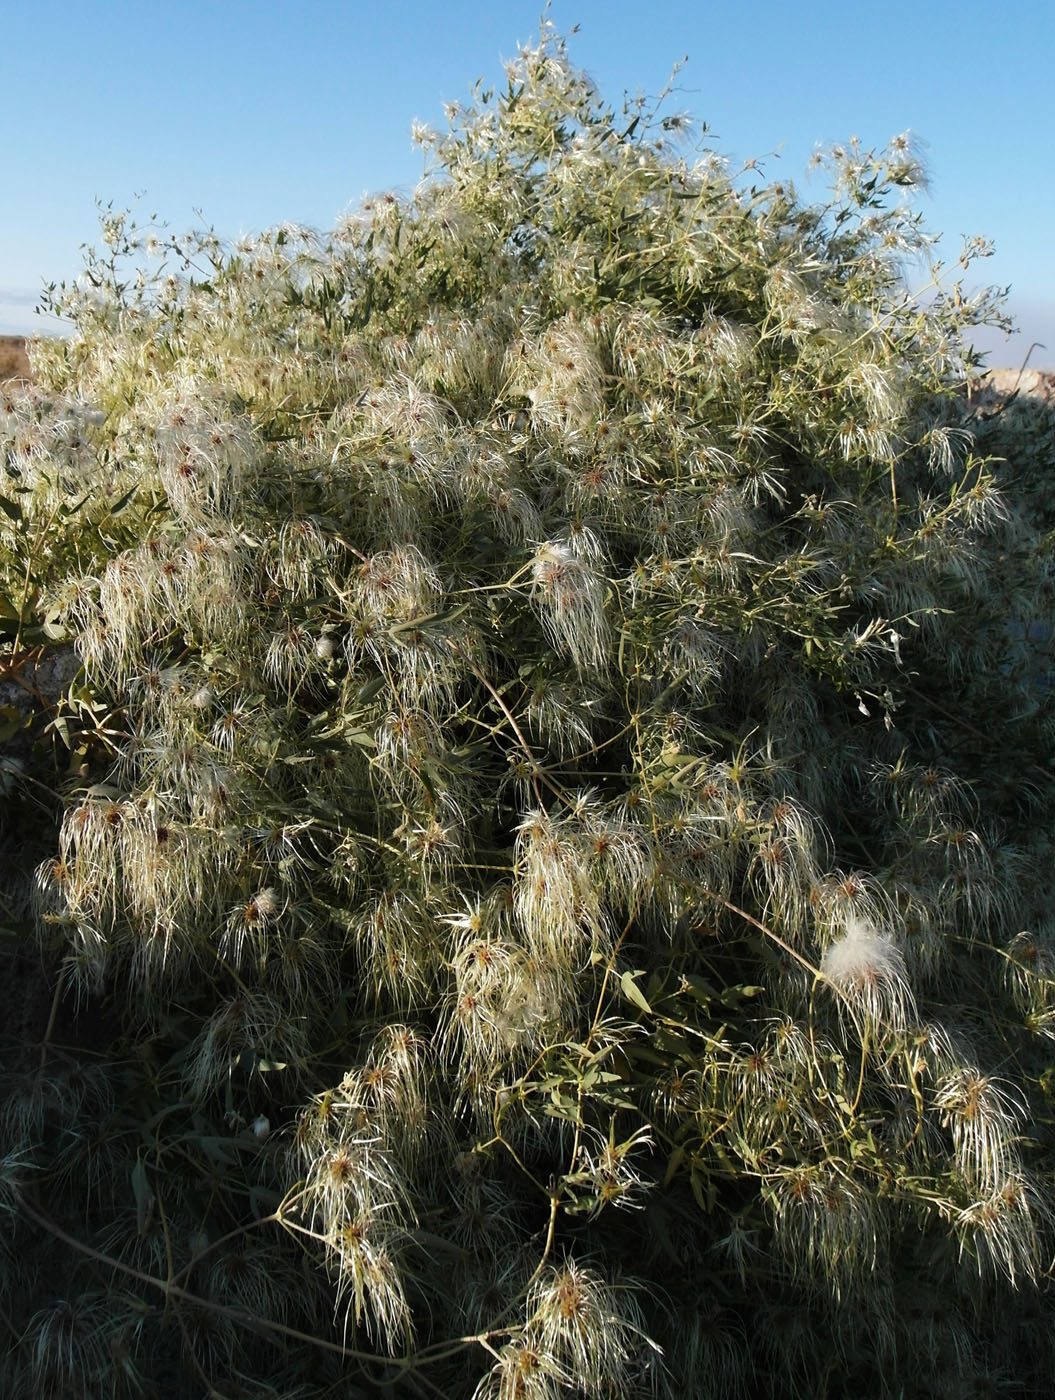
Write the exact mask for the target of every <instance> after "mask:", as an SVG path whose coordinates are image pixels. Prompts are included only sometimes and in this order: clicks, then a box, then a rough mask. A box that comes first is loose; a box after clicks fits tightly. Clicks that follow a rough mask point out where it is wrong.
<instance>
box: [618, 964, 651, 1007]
mask: <svg viewBox="0 0 1055 1400" xmlns="http://www.w3.org/2000/svg"><path fill="white" fill-rule="evenodd" d="M644 975H645V974H644V973H643V972H638V973H637V974H636V976H638V977H643V976H644ZM634 976H635V974H634V973H632V972H624V973H623V975H622V977H620V979H619V985H620V986H621V987H622V989H623V995H624V996H625V997H626V999H627V1001H630V1002H633V1004H634V1005H635V1006H636V1007H637V1008H638V1010H639V1011H644V1012H646V1013H647V1014H648V1015H651V1014H652V1008H651V1006H649V1004H648V1000H647V999H646V997H645V994H644V992H643V991H642V990H641V988H640V987H639V986H638V985H637V983H636V982H635V981H634Z"/></svg>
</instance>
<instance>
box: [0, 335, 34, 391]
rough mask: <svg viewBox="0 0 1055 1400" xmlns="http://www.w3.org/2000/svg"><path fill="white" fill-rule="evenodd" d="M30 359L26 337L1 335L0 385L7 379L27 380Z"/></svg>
mask: <svg viewBox="0 0 1055 1400" xmlns="http://www.w3.org/2000/svg"><path fill="white" fill-rule="evenodd" d="M28 377H29V359H28V357H27V355H26V338H25V336H24V335H0V384H2V383H3V382H4V380H5V379H27V378H28Z"/></svg>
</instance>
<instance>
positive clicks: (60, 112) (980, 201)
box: [0, 0, 1055, 368]
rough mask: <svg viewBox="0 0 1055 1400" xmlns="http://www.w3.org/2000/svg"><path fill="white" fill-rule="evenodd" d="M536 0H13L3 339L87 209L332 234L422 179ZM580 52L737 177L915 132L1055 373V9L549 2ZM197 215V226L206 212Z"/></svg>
mask: <svg viewBox="0 0 1055 1400" xmlns="http://www.w3.org/2000/svg"><path fill="white" fill-rule="evenodd" d="M541 8H542V5H541V3H540V0H530V2H529V3H521V0H504V2H503V3H498V2H497V0H492V2H491V3H473V2H472V0H434V3H422V2H421V0H388V2H387V3H378V2H377V0H370V2H369V3H360V0H301V3H299V4H297V5H296V6H294V5H293V4H292V3H279V0H255V2H254V0H212V3H206V0H170V2H169V3H165V4H162V3H155V0H33V3H32V4H28V3H27V4H21V5H17V6H16V5H12V6H9V7H7V11H6V13H5V16H4V24H3V33H2V45H3V47H2V51H0V94H2V100H3V106H4V113H5V116H6V131H5V133H4V138H3V143H2V154H0V198H2V199H3V208H4V215H3V219H2V221H0V333H7V334H11V333H15V334H18V333H25V332H27V331H32V330H33V329H34V327H35V326H39V325H40V323H39V321H37V320H36V319H35V318H34V316H33V314H32V308H33V304H34V302H35V300H36V297H37V294H38V292H39V288H40V286H41V284H42V282H44V281H45V280H50V279H60V278H64V277H65V278H69V277H71V276H72V275H74V274H75V273H76V272H77V270H78V268H79V265H80V256H79V252H78V249H79V246H80V245H81V244H82V243H84V242H87V241H91V240H92V239H93V238H94V237H95V231H96V227H97V223H96V212H95V200H96V199H101V200H103V201H104V202H106V201H111V200H112V201H113V203H114V204H115V205H116V206H119V207H123V206H126V205H130V204H132V203H133V202H134V201H135V197H136V195H137V194H139V193H140V192H143V198H142V200H141V202H140V203H139V204H138V208H139V209H140V211H141V212H142V213H143V214H144V215H145V214H149V213H151V212H153V211H157V213H158V214H159V215H160V216H161V218H163V219H165V220H167V221H168V222H169V224H170V225H171V226H172V227H173V228H174V229H176V230H182V229H184V228H187V227H191V226H195V225H200V224H201V222H202V221H204V222H207V223H209V224H211V225H213V226H214V227H215V228H216V229H217V231H218V232H219V233H221V234H223V235H225V236H230V237H236V236H237V235H238V234H239V233H243V232H250V231H252V230H254V229H259V228H263V227H266V226H268V225H271V224H275V223H278V222H281V221H284V220H287V219H288V220H293V221H296V222H301V223H309V224H313V225H316V226H318V227H322V228H326V227H329V226H330V225H331V224H332V223H333V221H334V219H335V218H336V217H337V215H338V214H340V213H341V212H342V211H343V210H346V209H348V208H349V207H350V206H354V205H355V204H357V203H358V202H359V200H360V199H361V198H362V196H363V195H364V194H365V193H367V192H372V191H377V190H381V189H386V188H399V189H402V190H404V191H409V190H410V189H412V188H413V186H414V184H415V182H416V180H417V179H418V177H419V176H420V174H421V170H422V164H421V155H420V153H419V152H418V151H417V150H416V149H415V148H414V147H412V145H411V142H410V124H411V121H412V120H413V119H414V118H420V119H422V120H424V121H427V122H429V123H430V124H432V125H434V126H442V125H443V124H444V118H443V104H444V102H446V101H449V100H457V99H462V98H465V97H466V96H467V95H468V92H469V89H470V87H471V85H472V82H473V81H474V79H476V78H478V77H482V78H484V79H485V80H488V81H497V80H500V78H501V76H502V72H501V66H500V61H501V59H502V58H505V57H511V56H512V55H513V54H514V53H515V51H516V46H517V42H518V41H523V40H531V39H532V38H533V37H534V36H535V35H537V32H538V24H539V17H540V12H541ZM550 16H551V18H552V20H553V22H554V23H555V24H556V26H557V28H558V29H560V30H562V31H564V32H567V31H568V30H570V29H571V28H572V26H573V25H576V24H577V25H579V33H578V34H576V35H575V36H574V37H573V38H572V39H571V41H570V52H571V57H572V59H573V61H575V62H577V63H579V64H580V65H581V66H582V67H584V68H585V69H586V70H587V71H588V72H589V73H590V75H591V77H592V78H593V79H594V81H595V82H596V83H597V84H598V86H599V87H600V89H601V90H602V92H603V93H604V94H605V96H606V97H607V98H608V99H609V100H610V101H613V102H614V101H618V100H619V99H620V98H621V96H622V94H623V92H624V91H629V92H630V93H638V92H644V93H648V94H654V93H656V92H658V91H659V90H660V89H661V88H662V87H663V86H664V84H665V83H666V80H667V78H668V76H669V74H670V71H671V68H672V66H673V64H674V63H675V62H676V61H678V60H679V59H681V58H682V57H684V56H686V55H687V57H688V63H687V64H686V65H685V67H684V68H683V69H682V70H681V73H680V74H679V77H678V85H679V88H680V91H679V92H678V94H677V96H676V98H675V106H676V109H679V110H681V109H685V110H689V111H691V112H692V113H693V114H694V115H695V116H697V117H699V118H701V119H702V120H704V121H706V122H707V123H708V125H709V126H710V128H711V131H712V133H713V140H714V143H715V144H716V145H717V147H718V149H719V150H721V151H722V152H723V153H724V154H725V155H727V156H729V157H730V158H731V159H732V160H733V161H734V162H739V161H742V160H744V159H747V158H749V157H756V156H765V157H767V159H766V161H765V162H764V168H765V170H766V171H767V173H768V174H770V175H771V176H774V177H776V176H777V174H779V175H780V176H781V177H782V178H788V177H791V178H793V179H795V180H800V179H801V177H802V176H803V174H804V171H805V167H806V164H807V161H808V159H809V156H810V154H811V152H812V151H813V150H814V149H815V148H816V146H817V145H818V144H825V143H832V142H837V141H840V140H845V139H847V138H848V137H849V136H851V135H855V134H856V135H857V136H859V137H860V139H861V141H862V142H863V143H864V144H865V145H881V144H884V143H885V142H886V141H887V140H888V139H889V137H891V136H893V135H894V134H895V133H897V132H900V131H903V130H905V129H906V128H909V129H911V130H912V131H913V132H914V133H915V134H916V135H917V136H918V137H920V138H922V140H923V141H924V142H925V143H926V156H927V163H928V166H929V169H930V171H931V177H932V187H931V193H930V195H929V196H928V197H926V198H925V200H924V203H923V209H924V212H925V216H926V219H927V222H928V224H929V225H930V226H931V227H932V228H933V229H935V230H936V231H942V232H944V233H945V234H946V235H947V238H946V243H945V244H944V245H943V248H944V250H945V251H946V253H947V256H948V258H949V260H950V261H955V257H956V254H957V253H958V251H959V247H960V236H961V235H963V234H975V233H979V234H985V235H987V236H988V237H990V238H992V239H993V240H994V241H995V244H996V253H995V255H994V256H993V257H992V258H991V259H989V260H988V261H987V262H985V263H983V264H976V267H975V269H974V271H973V272H972V276H973V277H975V279H976V281H978V282H983V281H984V282H994V283H998V284H1000V285H1006V284H1010V286H1011V308H1012V310H1013V312H1014V313H1015V314H1016V316H1017V318H1018V320H1019V322H1020V324H1021V326H1022V333H1021V334H1020V335H1019V336H1018V337H1017V338H1016V339H1015V340H1014V341H1012V342H1010V343H1008V342H1006V341H1004V340H1003V337H994V338H993V339H992V340H986V341H984V342H983V343H984V344H985V345H986V346H991V352H990V361H991V363H993V364H1018V363H1020V362H1021V360H1022V359H1023V358H1024V356H1025V354H1026V351H1027V349H1028V348H1029V343H1030V341H1032V340H1040V341H1045V342H1046V345H1047V349H1045V350H1043V351H1034V352H1033V355H1032V358H1031V360H1030V364H1031V365H1034V366H1038V367H1043V366H1047V367H1050V368H1055V155H1053V150H1052V134H1053V132H1055V100H1053V98H1052V95H1051V94H1052V90H1053V85H1052V77H1051V74H1052V68H1053V65H1055V4H1052V3H1051V0H1019V2H1018V3H1017V4H1015V5H1014V6H1012V7H1010V8H1009V9H1007V10H1005V11H1004V13H1003V14H1001V13H1000V11H999V8H998V6H997V4H996V2H995V0H991V3H986V4H982V3H976V0H955V3H954V0H930V2H929V3H928V0H916V3H905V2H904V0H887V3H884V4H883V5H877V4H860V3H856V0H817V3H809V4H806V3H795V0H783V3H780V2H779V0H741V3H738V4H730V3H728V0H722V3H709V0H686V2H685V3H680V2H679V3H674V2H673V0H671V2H670V3H663V2H662V0H655V3H652V4H646V5H642V4H640V3H636V4H629V3H624V0H554V3H553V6H552V9H551V10H550ZM195 211H200V217H199V216H198V215H197V214H196V212H195Z"/></svg>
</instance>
